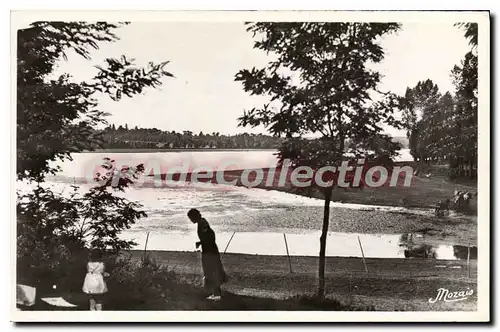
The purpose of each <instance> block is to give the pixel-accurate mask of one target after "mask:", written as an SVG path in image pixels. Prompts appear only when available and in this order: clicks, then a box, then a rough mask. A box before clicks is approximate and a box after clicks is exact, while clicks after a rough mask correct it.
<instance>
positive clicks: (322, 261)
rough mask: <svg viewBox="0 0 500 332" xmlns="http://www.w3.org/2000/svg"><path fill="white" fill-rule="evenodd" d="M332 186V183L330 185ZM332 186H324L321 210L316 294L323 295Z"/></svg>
mask: <svg viewBox="0 0 500 332" xmlns="http://www.w3.org/2000/svg"><path fill="white" fill-rule="evenodd" d="M332 186H333V185H332ZM332 190H333V188H332V187H328V188H325V209H324V212H323V229H322V230H321V237H320V239H319V244H320V249H319V270H318V276H319V285H318V296H320V297H324V296H325V256H326V237H327V235H328V225H329V223H330V200H331V199H332Z"/></svg>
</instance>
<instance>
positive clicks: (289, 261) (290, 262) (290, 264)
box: [283, 233, 293, 273]
mask: <svg viewBox="0 0 500 332" xmlns="http://www.w3.org/2000/svg"><path fill="white" fill-rule="evenodd" d="M283 238H284V239H285V248H286V255H287V257H288V265H289V266H290V273H293V271H292V261H291V259H290V253H289V252H288V243H287V242H286V235H285V233H283Z"/></svg>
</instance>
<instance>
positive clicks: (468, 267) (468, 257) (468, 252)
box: [467, 242, 470, 278]
mask: <svg viewBox="0 0 500 332" xmlns="http://www.w3.org/2000/svg"><path fill="white" fill-rule="evenodd" d="M467 273H468V274H469V278H470V242H469V245H468V246H467Z"/></svg>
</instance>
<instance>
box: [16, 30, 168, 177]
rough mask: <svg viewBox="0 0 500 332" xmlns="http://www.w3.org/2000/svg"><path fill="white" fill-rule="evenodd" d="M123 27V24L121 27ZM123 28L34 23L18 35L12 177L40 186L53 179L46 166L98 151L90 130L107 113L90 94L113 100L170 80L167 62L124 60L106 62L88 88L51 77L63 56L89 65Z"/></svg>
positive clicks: (63, 77) (65, 76)
mask: <svg viewBox="0 0 500 332" xmlns="http://www.w3.org/2000/svg"><path fill="white" fill-rule="evenodd" d="M123 24H124V23H123ZM123 24H109V23H106V22H97V23H87V22H36V23H33V24H32V25H31V26H30V27H29V28H27V29H22V30H19V31H18V34H17V37H18V43H17V45H18V47H17V177H18V179H31V180H35V181H41V180H43V178H44V176H45V174H48V173H52V174H53V173H55V172H56V171H57V168H54V167H53V166H50V162H51V161H55V160H57V159H65V158H71V156H70V154H71V153H74V152H79V151H82V150H92V149H94V148H96V147H98V146H99V145H100V141H101V139H100V137H99V135H98V133H96V132H95V131H94V130H92V129H93V128H94V127H96V126H97V125H99V124H105V123H106V120H105V116H106V115H107V113H106V112H105V111H103V110H102V109H100V108H99V105H98V101H97V99H96V94H98V93H104V94H106V95H108V96H110V97H111V98H112V99H114V100H118V99H120V98H121V96H122V95H126V96H128V97H131V96H133V95H134V94H138V93H141V92H143V90H144V89H145V88H148V87H152V88H155V87H157V86H158V85H159V84H160V83H161V81H160V79H161V77H164V76H172V74H171V73H169V72H167V71H166V70H165V69H164V67H165V65H166V64H167V63H168V62H162V63H159V64H154V63H150V64H149V66H148V68H146V69H144V68H136V67H135V66H134V63H133V60H131V59H128V58H126V57H125V56H122V57H120V58H119V59H112V58H109V59H106V60H105V66H98V67H97V68H98V72H97V74H96V75H95V77H94V78H93V79H92V80H91V81H90V82H79V83H75V82H74V81H72V80H71V76H70V75H69V74H62V75H59V76H58V77H53V76H54V75H53V73H54V70H55V68H56V65H57V62H58V61H61V60H64V59H65V58H66V57H67V53H68V52H69V51H74V52H76V53H77V54H79V55H81V56H83V57H84V58H86V59H90V56H91V51H92V50H95V49H98V47H99V44H100V43H103V42H113V41H116V40H118V37H117V36H116V35H115V34H114V30H116V29H117V28H119V27H120V26H121V25H123Z"/></svg>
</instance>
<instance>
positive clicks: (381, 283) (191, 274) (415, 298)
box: [131, 251, 477, 310]
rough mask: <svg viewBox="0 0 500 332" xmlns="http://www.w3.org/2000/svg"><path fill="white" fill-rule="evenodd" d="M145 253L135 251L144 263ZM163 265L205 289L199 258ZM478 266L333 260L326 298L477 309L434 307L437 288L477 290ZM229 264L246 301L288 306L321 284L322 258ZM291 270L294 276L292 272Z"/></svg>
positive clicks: (168, 259)
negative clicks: (319, 264)
mask: <svg viewBox="0 0 500 332" xmlns="http://www.w3.org/2000/svg"><path fill="white" fill-rule="evenodd" d="M141 255H142V253H141V252H140V251H136V252H131V256H132V258H133V259H139V258H140V257H141ZM150 255H152V257H154V259H155V260H156V262H157V264H161V265H164V266H167V267H168V268H169V269H171V270H173V271H176V273H178V274H179V275H181V276H183V277H184V278H185V280H186V281H187V282H188V283H190V284H193V285H200V284H201V267H200V257H199V253H196V252H166V251H155V252H151V253H150ZM476 263H477V262H476V261H475V260H474V261H471V262H470V277H469V272H468V268H467V262H466V261H444V260H443V261H442V260H433V259H367V260H366V264H367V268H368V273H367V272H366V271H365V268H364V265H363V262H362V260H361V259H360V258H349V257H328V258H327V264H326V278H327V287H326V295H327V298H329V299H331V300H336V301H339V303H341V304H343V305H345V306H354V307H364V308H366V307H373V308H374V309H375V310H475V307H476V302H475V301H476V298H475V296H474V297H471V298H470V299H468V300H467V301H464V302H462V303H460V304H457V303H446V302H442V303H436V304H432V305H431V304H429V303H428V300H429V298H432V297H435V295H436V294H437V289H439V288H441V287H445V288H448V289H450V291H452V290H453V291H455V290H457V291H458V290H462V289H464V290H466V289H467V288H468V287H469V288H471V289H473V290H474V291H476V281H477V280H476V273H477V264H476ZM223 264H224V266H225V269H226V271H227V273H228V274H229V275H230V280H229V282H228V283H227V284H226V285H225V286H224V290H225V291H226V292H229V293H232V294H238V295H240V296H251V297H265V298H273V299H274V300H280V301H287V300H289V299H291V298H295V299H297V298H298V297H299V296H303V295H307V296H312V295H313V294H314V293H315V291H316V287H317V284H318V280H317V258H316V257H296V256H295V257H291V261H288V259H287V257H284V256H263V255H242V254H226V255H224V257H223ZM290 265H291V269H292V271H291V272H290Z"/></svg>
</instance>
